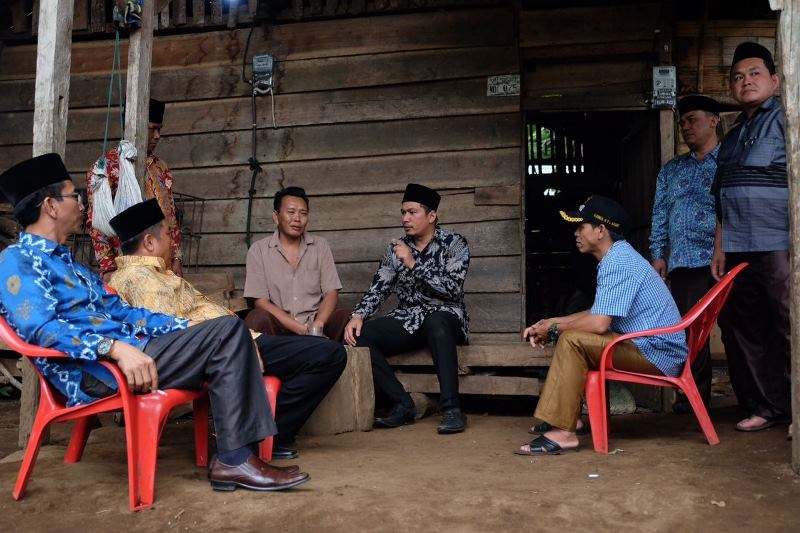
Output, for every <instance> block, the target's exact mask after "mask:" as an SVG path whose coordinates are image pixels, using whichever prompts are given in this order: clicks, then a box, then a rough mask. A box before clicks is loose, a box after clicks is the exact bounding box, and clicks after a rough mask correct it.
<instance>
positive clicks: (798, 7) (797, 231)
mask: <svg viewBox="0 0 800 533" xmlns="http://www.w3.org/2000/svg"><path fill="white" fill-rule="evenodd" d="M770 6H771V7H772V9H773V10H776V11H778V10H780V12H781V14H780V18H779V20H778V57H776V59H777V63H778V64H779V66H780V73H781V78H782V81H783V85H782V87H781V98H782V100H783V108H784V110H785V112H786V122H785V130H784V131H785V132H786V162H787V164H788V173H789V205H791V206H797V205H800V0H770ZM789 231H790V234H791V240H792V247H791V252H790V253H791V265H792V287H791V295H790V310H791V330H792V370H791V374H790V375H791V380H792V403H791V405H792V421H793V424H794V425H793V430H792V433H793V437H792V469H794V471H795V472H796V473H797V474H800V216H798V214H797V212H796V209H790V210H789Z"/></svg>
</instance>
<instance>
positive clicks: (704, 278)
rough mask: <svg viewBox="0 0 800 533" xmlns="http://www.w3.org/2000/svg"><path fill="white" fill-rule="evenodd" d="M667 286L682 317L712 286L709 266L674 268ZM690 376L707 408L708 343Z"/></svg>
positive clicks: (708, 397)
mask: <svg viewBox="0 0 800 533" xmlns="http://www.w3.org/2000/svg"><path fill="white" fill-rule="evenodd" d="M669 286H670V291H671V292H672V297H673V298H674V299H675V303H676V304H677V305H678V311H680V313H681V316H683V315H685V314H686V313H687V312H688V311H689V309H691V308H692V307H693V306H694V304H696V303H697V302H699V301H700V299H701V298H702V297H703V296H705V294H706V293H707V292H708V291H709V290H710V289H711V287H713V286H714V278H713V277H712V276H711V268H710V267H709V266H704V267H698V268H676V269H674V270H673V271H672V272H670V273H669ZM692 376H693V377H694V381H695V383H697V389H698V390H699V391H700V396H701V397H702V398H703V402H704V403H705V404H706V406H708V404H709V401H710V400H711V347H710V342H706V344H705V346H703V349H702V350H700V353H698V354H697V358H696V359H695V360H694V361H693V362H692Z"/></svg>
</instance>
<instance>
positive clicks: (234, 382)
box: [0, 154, 308, 490]
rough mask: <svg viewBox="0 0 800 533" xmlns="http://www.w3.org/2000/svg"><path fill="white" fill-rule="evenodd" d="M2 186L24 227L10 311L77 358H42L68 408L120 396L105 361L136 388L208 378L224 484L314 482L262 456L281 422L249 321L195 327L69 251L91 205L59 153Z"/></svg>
mask: <svg viewBox="0 0 800 533" xmlns="http://www.w3.org/2000/svg"><path fill="white" fill-rule="evenodd" d="M0 190H2V192H3V193H4V194H5V195H6V197H7V198H8V199H9V201H10V202H11V203H12V204H13V206H14V216H15V217H16V218H17V220H18V221H19V223H20V224H21V225H22V226H23V228H24V231H22V232H21V233H20V237H19V242H18V243H17V244H14V245H12V246H9V247H8V248H6V249H5V250H4V251H3V252H2V254H0V302H1V303H0V314H2V316H3V318H5V320H6V321H7V322H8V324H9V325H10V326H11V327H12V328H13V329H14V330H15V331H16V332H17V334H18V335H19V336H20V338H22V339H23V340H24V341H25V342H28V343H30V344H36V345H38V346H44V347H48V348H53V349H56V350H60V351H62V352H64V353H66V354H67V355H69V356H70V357H71V359H69V360H59V361H53V360H46V359H39V360H36V361H35V362H36V365H37V367H38V368H39V370H40V371H41V373H42V375H44V377H45V378H46V379H47V380H48V381H49V382H50V384H51V385H52V386H53V387H54V388H55V389H56V390H58V391H59V392H60V393H61V394H63V395H64V396H65V398H66V400H67V404H68V405H80V404H85V403H90V402H93V401H95V400H97V399H99V398H102V397H105V396H109V395H111V394H114V392H115V389H116V381H115V380H114V378H113V377H112V375H111V374H110V372H108V370H107V369H105V368H104V367H103V366H102V365H100V364H99V363H98V362H97V361H98V360H99V359H108V360H111V361H114V362H115V363H116V364H117V365H119V368H120V370H121V371H122V372H123V373H124V374H125V376H126V377H127V379H128V383H129V385H130V386H131V388H132V389H134V390H136V391H141V392H150V391H155V390H157V389H158V388H159V387H162V388H164V389H170V388H179V389H199V388H201V387H202V386H203V383H205V382H207V383H208V392H209V396H210V400H211V411H212V413H213V416H214V422H215V427H216V433H217V449H218V455H217V457H216V459H215V460H214V461H212V463H211V466H210V471H209V480H210V481H211V485H212V487H214V488H215V489H218V490H234V489H235V488H236V487H237V486H238V487H245V488H249V489H253V490H281V489H288V488H291V487H294V486H296V485H299V484H301V483H304V482H305V481H307V480H308V474H306V473H304V472H299V471H298V470H299V469H296V468H292V469H291V470H287V469H282V468H277V467H273V466H270V465H268V464H266V463H264V462H262V461H261V460H260V459H259V458H258V456H257V455H255V454H254V453H253V449H252V447H253V446H255V445H257V443H258V442H260V441H261V440H263V439H264V438H267V437H269V436H271V435H274V434H275V432H276V431H275V429H276V428H275V422H274V420H273V419H272V415H271V413H270V408H269V403H268V401H267V397H266V392H265V390H264V383H263V380H262V378H261V373H260V372H259V364H258V357H257V355H256V352H255V347H254V346H253V342H252V340H251V337H250V334H249V331H248V330H247V328H246V327H245V326H244V324H243V323H242V322H241V321H240V320H239V319H237V318H234V317H223V318H218V319H216V320H210V321H207V322H204V323H202V324H198V325H192V324H191V323H190V322H189V321H188V320H185V319H180V318H175V317H173V316H169V315H164V314H160V313H153V312H151V311H148V310H147V309H141V308H137V307H130V306H128V305H127V304H126V303H124V302H123V301H122V300H121V299H120V298H119V297H118V296H116V295H111V294H109V293H108V292H107V291H106V290H105V287H104V286H103V282H102V280H101V279H100V277H99V276H97V275H96V274H94V273H93V272H92V271H91V270H89V268H87V267H86V266H84V265H82V264H80V263H78V262H76V261H75V259H74V257H73V256H72V253H71V251H70V250H69V249H68V248H67V247H65V246H64V243H65V242H66V240H67V238H69V237H70V236H71V235H74V234H75V233H78V232H79V231H80V229H81V225H82V222H83V210H84V207H83V199H82V197H81V194H80V193H78V192H76V191H75V186H74V185H73V183H72V180H71V179H70V176H69V174H68V173H67V169H66V167H65V166H64V163H63V161H62V160H61V157H60V156H59V155H58V154H45V155H42V156H38V157H35V158H33V159H29V160H27V161H23V162H22V163H19V164H17V165H16V166H14V167H12V168H10V169H8V170H7V171H6V172H5V173H3V174H2V176H0ZM190 325H191V326H192V327H189V326H190ZM187 328H188V329H187Z"/></svg>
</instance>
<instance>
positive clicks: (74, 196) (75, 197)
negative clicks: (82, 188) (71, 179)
mask: <svg viewBox="0 0 800 533" xmlns="http://www.w3.org/2000/svg"><path fill="white" fill-rule="evenodd" d="M53 198H61V199H62V200H63V199H64V198H72V199H73V200H75V201H76V202H78V203H79V204H81V205H82V204H83V195H82V194H81V193H79V192H77V191H76V192H72V193H69V194H58V195H56V196H53Z"/></svg>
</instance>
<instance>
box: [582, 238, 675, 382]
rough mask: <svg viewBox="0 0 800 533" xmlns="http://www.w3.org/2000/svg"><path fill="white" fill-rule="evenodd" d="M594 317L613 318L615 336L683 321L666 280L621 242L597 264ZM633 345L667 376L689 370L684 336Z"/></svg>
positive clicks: (644, 339)
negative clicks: (685, 364) (685, 368)
mask: <svg viewBox="0 0 800 533" xmlns="http://www.w3.org/2000/svg"><path fill="white" fill-rule="evenodd" d="M591 312H592V314H593V315H607V316H610V317H611V327H610V329H611V331H614V332H616V333H622V334H625V333H634V332H636V331H643V330H646V329H654V328H663V327H666V326H674V325H675V324H677V323H678V322H680V321H681V314H680V313H679V312H678V306H677V305H675V300H673V299H672V294H670V292H669V289H668V288H667V286H666V285H665V284H664V280H662V279H661V277H660V276H659V275H658V274H657V273H656V271H655V270H654V269H653V267H651V266H650V263H648V262H647V261H646V260H645V258H644V257H642V256H641V255H639V253H638V252H637V251H636V250H634V249H633V247H632V246H631V245H630V244H628V243H627V242H626V241H616V242H615V243H614V244H613V245H612V246H611V249H609V250H608V253H606V255H605V256H603V259H601V260H600V264H598V265H597V294H596V296H595V299H594V304H593V305H592V311H591ZM631 340H632V341H633V342H634V343H635V344H636V346H637V347H638V348H639V351H640V352H642V355H644V357H645V359H647V360H648V361H650V362H651V363H653V365H655V366H656V367H657V368H658V369H659V370H661V372H663V373H664V375H665V376H672V377H675V376H677V375H679V374H680V373H681V371H682V370H683V365H684V363H685V362H686V356H687V355H688V353H689V348H688V347H687V346H686V334H685V333H684V332H683V331H678V332H676V333H669V334H667V335H656V336H654V337H640V338H638V339H631Z"/></svg>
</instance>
